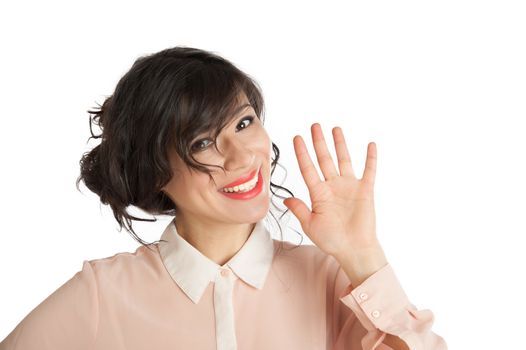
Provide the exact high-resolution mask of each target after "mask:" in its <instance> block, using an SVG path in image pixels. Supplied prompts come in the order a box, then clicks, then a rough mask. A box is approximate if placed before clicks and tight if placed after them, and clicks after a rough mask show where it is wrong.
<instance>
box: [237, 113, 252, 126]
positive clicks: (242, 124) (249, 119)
mask: <svg viewBox="0 0 526 350" xmlns="http://www.w3.org/2000/svg"><path fill="white" fill-rule="evenodd" d="M246 120H248V121H249V123H248V125H250V124H252V121H253V120H254V117H252V116H248V117H245V118H243V119H242V120H241V122H240V123H239V124H238V125H237V127H238V128H239V127H240V126H243V127H242V128H241V129H245V128H247V127H248V125H247V124H246V123H244V122H245V121H246Z"/></svg>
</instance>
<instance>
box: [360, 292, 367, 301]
mask: <svg viewBox="0 0 526 350" xmlns="http://www.w3.org/2000/svg"><path fill="white" fill-rule="evenodd" d="M367 298H369V294H367V293H360V299H362V300H367Z"/></svg>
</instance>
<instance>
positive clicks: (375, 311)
mask: <svg viewBox="0 0 526 350" xmlns="http://www.w3.org/2000/svg"><path fill="white" fill-rule="evenodd" d="M371 315H373V317H374V318H378V317H380V311H378V310H374V311H373V312H372V313H371Z"/></svg>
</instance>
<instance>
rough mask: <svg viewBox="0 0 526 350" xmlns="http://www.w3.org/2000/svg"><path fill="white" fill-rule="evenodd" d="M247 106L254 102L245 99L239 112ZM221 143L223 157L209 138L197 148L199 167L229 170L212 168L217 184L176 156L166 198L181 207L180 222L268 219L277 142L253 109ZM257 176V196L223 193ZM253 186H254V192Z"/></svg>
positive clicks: (223, 133)
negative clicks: (236, 182) (274, 143)
mask: <svg viewBox="0 0 526 350" xmlns="http://www.w3.org/2000/svg"><path fill="white" fill-rule="evenodd" d="M245 104H247V105H248V104H249V101H248V99H247V98H246V96H245V95H244V94H242V95H241V101H240V104H239V107H241V106H242V105H245ZM239 107H238V108H239ZM216 143H217V148H218V149H219V152H218V150H216V149H215V147H214V145H213V141H212V140H211V139H209V138H208V135H205V134H204V135H199V136H198V137H197V138H195V139H194V140H192V143H191V145H192V148H194V149H196V151H195V152H194V153H193V155H194V158H195V159H196V160H197V161H198V162H200V163H205V164H213V165H218V166H222V167H223V168H224V169H225V171H224V172H223V171H222V170H221V169H220V168H215V167H208V168H209V169H210V170H211V175H212V177H213V179H214V181H215V184H214V182H213V181H212V180H211V179H210V178H209V177H208V175H207V174H205V173H201V172H198V171H195V170H192V171H191V170H190V168H189V167H188V166H187V165H186V164H185V163H184V162H183V160H182V159H181V158H180V157H179V155H178V154H177V153H176V152H175V151H173V152H172V155H171V156H170V157H171V159H170V162H171V164H172V169H173V171H174V175H173V177H172V179H171V180H170V182H169V183H168V184H166V186H165V187H163V192H165V193H166V194H167V195H168V196H169V197H170V198H171V200H172V201H173V202H174V203H175V205H176V216H177V217H178V218H179V217H182V218H183V220H199V221H200V222H201V223H202V224H206V223H218V222H220V223H228V224H234V223H254V222H256V221H258V220H260V219H262V218H263V217H265V215H266V214H267V212H268V210H269V200H270V196H269V188H270V161H271V159H270V154H271V149H272V142H271V141H270V139H269V136H268V135H267V132H266V131H265V129H264V127H263V124H262V123H261V121H260V120H259V118H258V117H257V115H256V113H255V111H254V109H253V108H252V106H250V105H248V106H245V107H244V108H242V109H241V111H240V112H239V113H238V114H237V115H236V116H235V117H234V118H233V119H232V120H231V121H230V122H229V124H228V125H226V126H225V127H224V128H223V129H222V130H221V133H220V134H219V135H218V136H217V139H216ZM252 174H255V176H256V177H255V178H256V179H258V178H259V177H258V174H260V176H261V177H260V178H261V181H258V184H257V185H256V187H255V188H254V189H253V190H251V191H249V192H247V193H246V194H242V193H238V194H231V193H230V194H225V192H224V191H223V188H224V187H226V186H227V185H229V184H231V183H233V182H234V181H236V180H238V179H242V180H241V181H242V182H247V181H250V180H251V178H252V176H251V175H252ZM253 183H254V182H253V181H252V182H249V186H250V185H253ZM238 190H239V188H238ZM258 190H259V192H258ZM241 197H244V199H240V198H241ZM247 197H248V198H247Z"/></svg>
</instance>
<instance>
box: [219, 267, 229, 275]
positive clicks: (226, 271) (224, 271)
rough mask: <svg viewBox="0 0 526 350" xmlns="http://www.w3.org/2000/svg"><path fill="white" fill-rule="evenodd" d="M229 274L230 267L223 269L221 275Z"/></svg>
mask: <svg viewBox="0 0 526 350" xmlns="http://www.w3.org/2000/svg"><path fill="white" fill-rule="evenodd" d="M228 274H229V271H228V269H221V276H223V277H226V276H228Z"/></svg>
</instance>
